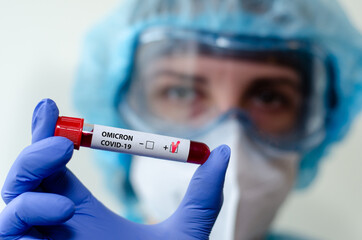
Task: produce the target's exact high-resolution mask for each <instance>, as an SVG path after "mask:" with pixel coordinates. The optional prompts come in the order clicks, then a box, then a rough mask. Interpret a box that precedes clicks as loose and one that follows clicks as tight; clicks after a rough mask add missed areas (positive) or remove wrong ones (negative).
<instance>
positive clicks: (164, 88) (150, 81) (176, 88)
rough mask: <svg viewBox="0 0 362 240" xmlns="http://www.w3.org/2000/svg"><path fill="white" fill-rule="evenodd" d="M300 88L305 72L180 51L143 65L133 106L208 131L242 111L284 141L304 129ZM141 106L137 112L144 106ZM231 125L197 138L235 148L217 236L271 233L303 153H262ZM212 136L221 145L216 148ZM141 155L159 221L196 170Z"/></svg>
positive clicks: (149, 202) (144, 183) (139, 171)
mask: <svg viewBox="0 0 362 240" xmlns="http://www.w3.org/2000/svg"><path fill="white" fill-rule="evenodd" d="M301 85H302V80H301V77H300V76H299V74H298V73H297V72H296V71H295V70H293V69H291V68H288V67H284V66H281V65H275V64H274V65H273V64H268V63H263V62H252V61H247V60H236V59H227V58H220V57H211V56H206V55H197V56H195V54H191V55H189V56H188V55H185V54H184V55H182V54H177V55H172V56H167V57H162V58H158V59H155V60H153V61H148V62H147V64H138V65H137V78H136V79H135V82H132V85H131V90H130V96H134V98H133V99H134V100H135V101H133V102H132V101H129V103H130V104H131V106H132V104H135V105H136V103H137V102H138V103H139V102H142V101H143V104H141V106H142V107H143V108H142V107H141V109H142V111H143V114H144V116H146V115H147V114H148V113H146V112H147V111H149V112H151V113H152V115H153V116H154V117H155V118H157V119H161V120H163V121H165V122H169V123H173V124H174V125H175V126H177V125H189V126H190V125H191V126H193V127H197V126H200V127H203V124H205V123H207V122H210V121H211V120H213V119H216V118H218V117H219V116H221V115H223V114H225V113H226V112H229V111H230V110H233V109H237V110H240V111H242V112H244V113H245V115H246V116H247V117H248V118H249V119H250V121H251V122H252V124H254V126H255V127H256V128H257V129H258V131H260V132H263V133H265V134H268V135H269V136H270V135H275V136H280V135H283V134H285V133H288V132H290V131H292V130H294V128H295V127H296V125H297V122H298V117H299V115H300V111H301V107H302V91H301V89H302V86H301ZM139 89H142V91H141V92H139ZM142 98H145V99H144V100H142ZM135 105H134V106H132V107H133V109H137V106H135ZM145 106H146V107H145ZM144 120H146V119H144ZM231 121H232V122H231V124H230V125H228V124H227V123H226V122H224V124H222V125H220V126H218V127H217V128H214V129H211V130H210V132H208V133H207V134H206V135H204V136H203V138H202V139H197V140H199V141H201V142H206V143H207V144H209V146H210V147H211V148H213V147H216V145H219V144H222V143H227V144H228V145H230V146H231V147H232V155H231V159H230V165H229V168H228V174H227V175H226V180H225V188H224V205H223V210H222V211H221V213H220V215H219V218H218V219H220V220H218V221H217V222H216V224H215V227H214V230H213V234H215V236H217V237H215V239H225V234H226V232H228V234H229V233H230V232H233V233H232V234H234V236H235V239H252V238H254V237H255V236H263V235H264V234H265V232H266V231H267V229H268V228H269V224H270V222H271V221H272V219H273V217H274V216H275V213H276V211H277V209H278V208H279V206H280V205H281V203H282V202H283V200H284V199H285V197H286V196H287V194H288V192H289V191H290V189H291V188H292V186H293V181H294V178H295V176H296V169H297V166H298V156H297V155H296V154H294V153H293V154H289V153H288V154H284V153H280V152H278V151H276V152H275V153H274V152H273V154H270V153H269V155H268V156H266V155H265V154H264V152H265V150H266V149H261V148H262V147H264V145H263V146H258V145H256V144H254V143H253V142H252V141H249V140H250V139H249V138H248V137H247V136H246V133H245V131H244V126H242V124H238V123H236V122H237V121H235V119H234V120H231ZM165 128H166V127H165ZM235 133H237V134H235ZM220 136H225V137H222V138H220ZM211 139H214V140H215V143H214V144H211V145H210V141H211ZM140 158H142V157H136V158H135V160H136V161H135V163H134V165H133V173H132V174H131V175H132V177H133V180H132V181H133V182H134V183H135V189H136V191H137V193H138V194H139V195H140V198H141V199H142V200H143V202H144V204H145V205H146V206H148V207H146V209H150V211H149V212H148V214H149V215H150V216H149V217H150V218H154V219H157V220H156V221H159V220H162V219H164V218H166V217H167V216H169V215H170V214H171V213H172V212H173V211H174V210H175V209H176V207H177V205H178V204H179V202H180V201H181V199H182V196H183V195H184V192H185V191H186V188H187V185H188V183H189V179H190V178H191V176H192V173H193V172H194V170H195V169H194V168H192V167H190V166H180V165H172V164H171V163H170V165H167V163H164V162H160V161H156V160H155V161H150V160H149V159H147V161H145V160H144V161H142V160H140ZM138 160H139V161H138ZM167 173H168V174H169V175H165V174H167ZM165 179H168V181H167V182H165ZM170 182H171V183H172V184H169V183H170ZM154 186H162V187H161V189H162V190H160V191H157V194H156V192H154V191H150V190H152V189H153V187H154ZM236 195H237V197H236ZM164 196H172V197H170V198H165V197H164ZM231 212H233V214H230V213H231ZM160 213H163V214H160Z"/></svg>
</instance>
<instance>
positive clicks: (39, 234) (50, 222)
mask: <svg viewBox="0 0 362 240" xmlns="http://www.w3.org/2000/svg"><path fill="white" fill-rule="evenodd" d="M58 114H59V111H58V108H57V107H56V104H55V103H54V102H53V101H52V100H49V99H46V100H43V101H41V102H40V103H39V104H38V106H37V107H36V109H35V111H34V116H33V126H32V132H33V140H32V142H33V144H32V145H30V146H28V147H27V148H25V149H24V150H23V151H22V152H21V154H20V155H19V156H18V158H17V159H16V161H15V162H14V164H13V166H12V168H11V169H10V171H9V173H8V176H7V179H6V181H5V184H4V186H3V189H2V197H3V199H4V201H5V202H6V203H7V204H8V205H7V206H6V207H5V209H4V210H3V211H2V212H1V214H0V238H1V239H44V238H46V239H49V238H50V239H161V240H162V239H208V236H209V234H210V232H211V229H212V227H213V224H214V222H215V221H216V218H217V216H218V213H219V211H220V208H221V206H222V201H223V195H222V189H223V184H224V178H225V173H226V169H227V166H228V162H229V157H230V149H229V148H228V147H227V146H221V147H219V148H217V149H215V150H214V151H213V152H212V153H211V155H210V157H209V159H208V161H207V162H206V163H205V164H204V165H202V166H200V167H199V168H198V169H197V170H196V172H195V174H194V176H193V178H192V180H191V182H190V185H189V188H188V190H187V192H186V195H185V197H184V199H183V201H182V202H181V204H180V206H179V208H178V209H177V210H176V211H175V213H174V214H173V215H172V216H171V217H170V218H168V219H166V220H165V221H163V222H161V223H159V224H155V225H142V224H137V223H133V222H130V221H128V220H126V219H124V218H122V217H120V216H118V215H116V214H115V213H113V212H112V211H110V210H109V209H107V208H106V207H105V206H104V205H103V204H102V203H100V202H99V201H98V200H97V199H96V198H94V197H93V195H92V194H91V193H90V192H89V191H88V190H87V189H86V188H85V187H84V185H83V184H82V183H81V182H80V181H79V180H78V179H77V178H76V177H75V176H74V175H73V173H72V172H71V171H70V170H69V169H67V168H66V166H65V165H66V164H67V162H68V161H69V160H70V158H71V157H72V153H73V143H72V142H71V141H69V140H68V139H66V138H62V137H53V133H54V128H55V123H56V120H57V118H58ZM155 191H157V189H155Z"/></svg>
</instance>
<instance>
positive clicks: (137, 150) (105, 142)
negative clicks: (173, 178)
mask: <svg viewBox="0 0 362 240" xmlns="http://www.w3.org/2000/svg"><path fill="white" fill-rule="evenodd" d="M91 148H94V149H102V150H108V151H113V152H121V153H129V154H135V155H141V156H148V157H154V158H161V159H169V160H174V161H180V162H186V161H187V158H188V155H189V151H190V140H187V139H182V138H174V137H168V136H162V135H157V134H151V133H144V132H138V131H133V130H128V129H121V128H113V127H106V126H101V125H94V130H93V137H92V143H91Z"/></svg>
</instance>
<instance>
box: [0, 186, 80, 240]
mask: <svg viewBox="0 0 362 240" xmlns="http://www.w3.org/2000/svg"><path fill="white" fill-rule="evenodd" d="M74 211H75V206H74V203H73V202H72V201H71V200H69V199H68V198H66V197H64V196H60V195H57V194H52V193H37V192H26V193H24V194H21V195H19V196H18V197H17V198H15V199H14V201H11V203H9V204H8V205H7V206H6V207H5V209H4V210H3V211H2V212H1V214H0V239H7V238H11V239H18V238H19V237H20V236H22V235H24V234H25V233H26V232H27V231H28V230H29V228H31V227H32V226H44V225H56V224H60V223H63V222H65V221H67V220H68V219H70V218H71V217H72V216H73V214H74Z"/></svg>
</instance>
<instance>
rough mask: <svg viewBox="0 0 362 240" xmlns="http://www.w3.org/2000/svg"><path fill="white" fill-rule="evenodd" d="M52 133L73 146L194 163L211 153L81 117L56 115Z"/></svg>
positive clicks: (172, 139) (179, 141) (182, 141)
mask: <svg viewBox="0 0 362 240" xmlns="http://www.w3.org/2000/svg"><path fill="white" fill-rule="evenodd" d="M54 136H63V137H66V138H68V139H69V140H71V141H72V142H73V143H74V149H79V148H80V147H88V148H93V149H99V150H105V151H113V152H120V153H129V154H134V155H140V156H147V157H154V158H159V159H166V160H172V161H179V162H188V163H195V164H203V163H205V162H206V160H207V159H208V157H209V155H210V149H209V147H208V146H207V145H206V144H204V143H201V142H196V141H191V140H187V139H182V138H176V137H169V136H163V135H158V134H152V133H145V132H140V131H134V130H129V129H122V128H114V127H107V126H102V125H96V124H87V123H84V119H82V118H73V117H65V116H62V117H59V118H58V121H57V124H56V128H55V132H54Z"/></svg>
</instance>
